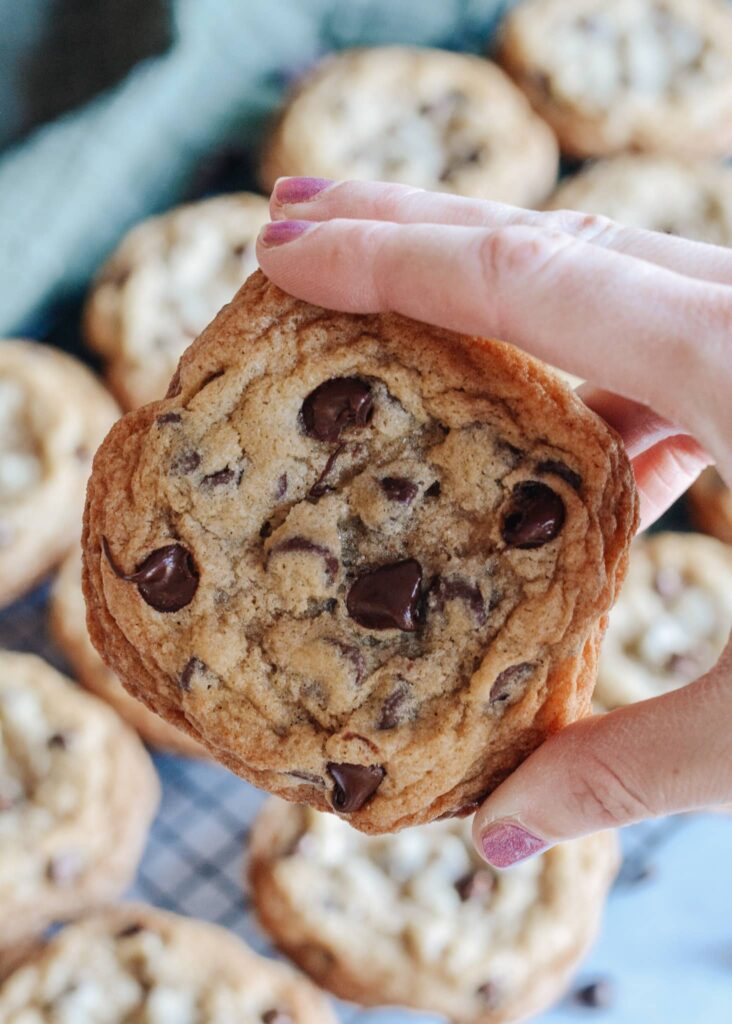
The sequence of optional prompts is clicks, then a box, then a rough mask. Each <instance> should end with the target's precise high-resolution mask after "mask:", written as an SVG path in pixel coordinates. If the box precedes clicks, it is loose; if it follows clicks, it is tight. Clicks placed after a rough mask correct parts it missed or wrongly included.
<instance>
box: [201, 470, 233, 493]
mask: <svg viewBox="0 0 732 1024" xmlns="http://www.w3.org/2000/svg"><path fill="white" fill-rule="evenodd" d="M236 477H237V473H236V472H235V471H234V470H233V469H229V468H228V467H227V468H226V469H220V470H219V471H218V472H217V473H209V474H208V475H207V476H205V477H204V478H203V480H201V487H203V488H204V489H205V490H207V491H210V490H213V489H214V488H215V487H225V486H226V484H230V483H231V481H232V480H234V479H235V478H236ZM240 480H241V475H240V474H239V479H238V480H237V481H236V482H237V484H238V483H239V481H240Z"/></svg>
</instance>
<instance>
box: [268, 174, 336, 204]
mask: <svg viewBox="0 0 732 1024" xmlns="http://www.w3.org/2000/svg"><path fill="white" fill-rule="evenodd" d="M332 184H333V182H332V180H331V179H330V178H280V179H279V181H276V182H275V187H274V198H275V200H276V201H277V202H278V203H307V201H308V200H309V199H314V198H315V196H317V195H318V193H319V192H322V191H323V190H324V189H326V188H328V186H329V185H332Z"/></svg>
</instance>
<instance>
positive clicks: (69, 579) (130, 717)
mask: <svg viewBox="0 0 732 1024" xmlns="http://www.w3.org/2000/svg"><path fill="white" fill-rule="evenodd" d="M50 626H51V632H52V633H53V636H54V639H55V640H56V642H57V643H58V645H59V647H60V648H61V649H62V650H63V652H64V654H65V655H66V657H67V658H68V660H69V662H70V664H71V667H72V668H73V670H74V673H75V674H76V676H77V678H78V679H79V682H81V683H82V684H83V685H84V686H85V687H86V688H87V689H88V690H91V691H92V693H94V694H96V695H97V697H101V698H102V700H105V701H106V702H107V704H110V705H111V706H112V707H113V708H114V710H115V711H116V712H117V713H118V714H119V715H121V716H122V718H124V720H125V721H126V722H127V723H128V724H129V725H131V726H132V728H133V729H135V730H136V731H137V732H138V733H139V734H140V736H141V737H142V738H143V739H144V740H145V741H146V742H147V743H150V744H151V745H152V746H154V747H158V748H159V749H161V750H167V751H172V752H173V753H176V754H186V755H188V756H190V757H203V756H205V754H206V751H205V750H204V748H203V747H202V746H201V745H200V744H199V743H197V742H196V740H194V739H193V737H192V736H190V735H189V734H188V733H187V732H183V731H182V730H181V729H176V727H175V726H174V725H172V724H171V723H170V722H166V720H165V719H164V718H161V717H160V716H159V715H156V714H155V713H154V712H152V711H151V710H150V708H149V707H147V705H145V704H143V703H142V701H139V700H135V698H134V697H133V696H132V695H131V694H129V693H128V692H127V690H125V688H124V686H123V685H122V683H120V681H119V679H117V677H116V676H115V674H114V672H112V671H111V670H110V669H108V668H107V666H106V665H105V664H104V662H103V661H102V659H101V658H100V657H99V654H98V653H97V651H96V648H95V647H94V645H93V644H92V642H91V640H90V638H89V631H88V629H87V626H86V608H85V606H84V596H83V594H82V592H81V550H80V549H75V550H74V551H72V552H71V554H70V555H68V556H67V558H66V560H65V561H64V563H63V565H62V566H61V568H60V570H59V573H58V576H57V577H56V580H55V582H54V585H53V590H52V591H51V602H50Z"/></svg>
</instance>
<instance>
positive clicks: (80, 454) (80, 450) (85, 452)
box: [74, 444, 91, 462]
mask: <svg viewBox="0 0 732 1024" xmlns="http://www.w3.org/2000/svg"><path fill="white" fill-rule="evenodd" d="M90 455H91V452H90V451H89V449H88V448H87V446H86V445H85V444H80V445H77V447H76V448H75V449H74V457H75V458H76V459H77V461H78V462H88V461H89V457H90Z"/></svg>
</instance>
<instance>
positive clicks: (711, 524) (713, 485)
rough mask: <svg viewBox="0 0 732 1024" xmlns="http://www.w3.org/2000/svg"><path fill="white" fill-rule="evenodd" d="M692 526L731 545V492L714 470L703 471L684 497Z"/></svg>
mask: <svg viewBox="0 0 732 1024" xmlns="http://www.w3.org/2000/svg"><path fill="white" fill-rule="evenodd" d="M686 498H687V501H688V503H689V508H690V510H691V517H692V520H693V522H694V524H695V525H696V526H697V527H698V528H699V529H700V530H703V531H704V532H705V533H711V534H712V536H713V537H718V538H719V540H722V541H724V542H725V543H726V544H732V492H730V489H729V487H727V485H726V484H725V482H724V480H723V479H722V478H721V476H720V475H719V473H718V472H717V471H716V469H713V468H711V467H710V468H709V469H705V470H704V472H703V473H702V475H701V476H700V477H699V479H698V480H697V481H696V482H695V483H694V484H692V486H691V489H690V490H689V491H688V492H687V495H686Z"/></svg>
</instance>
